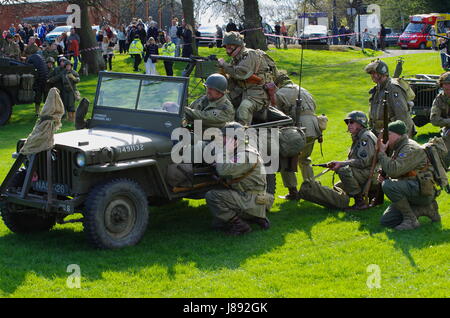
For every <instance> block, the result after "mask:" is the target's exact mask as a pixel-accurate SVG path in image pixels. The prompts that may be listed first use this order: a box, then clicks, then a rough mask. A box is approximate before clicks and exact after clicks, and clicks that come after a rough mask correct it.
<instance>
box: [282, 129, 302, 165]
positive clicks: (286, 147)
mask: <svg viewBox="0 0 450 318" xmlns="http://www.w3.org/2000/svg"><path fill="white" fill-rule="evenodd" d="M279 140H280V156H281V157H285V158H291V157H295V156H297V155H299V154H300V152H301V151H302V150H303V148H304V147H305V145H306V136H305V132H304V131H303V129H301V128H298V127H284V128H280V137H279Z"/></svg>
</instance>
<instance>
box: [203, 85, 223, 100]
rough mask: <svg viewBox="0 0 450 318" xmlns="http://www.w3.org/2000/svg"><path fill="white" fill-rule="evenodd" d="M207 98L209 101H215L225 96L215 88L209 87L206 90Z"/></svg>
mask: <svg viewBox="0 0 450 318" xmlns="http://www.w3.org/2000/svg"><path fill="white" fill-rule="evenodd" d="M206 96H207V97H208V100H210V101H214V100H217V99H219V98H221V97H222V96H223V94H222V93H221V92H219V91H218V90H215V89H214V88H211V87H208V88H207V89H206Z"/></svg>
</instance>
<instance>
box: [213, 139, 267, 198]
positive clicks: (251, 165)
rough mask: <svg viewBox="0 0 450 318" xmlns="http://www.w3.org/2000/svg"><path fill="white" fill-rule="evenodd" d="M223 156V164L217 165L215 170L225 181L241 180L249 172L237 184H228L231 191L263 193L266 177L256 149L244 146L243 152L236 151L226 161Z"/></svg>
mask: <svg viewBox="0 0 450 318" xmlns="http://www.w3.org/2000/svg"><path fill="white" fill-rule="evenodd" d="M223 156H224V159H223V163H217V164H216V170H217V173H218V175H219V176H220V177H221V178H222V179H224V180H225V181H229V180H233V179H238V178H241V177H243V176H245V175H246V174H247V173H248V172H249V171H250V174H249V175H248V176H246V177H245V178H243V179H242V180H240V181H239V182H236V183H232V184H230V188H231V189H233V190H236V191H239V192H249V193H265V191H266V175H265V170H264V164H263V162H262V159H261V156H260V155H259V153H258V151H257V150H256V149H254V148H253V147H251V146H248V145H246V149H245V151H240V152H239V151H238V153H237V154H236V155H235V156H234V157H233V158H230V159H228V161H227V158H226V155H225V154H224V155H223ZM255 165H256V166H255Z"/></svg>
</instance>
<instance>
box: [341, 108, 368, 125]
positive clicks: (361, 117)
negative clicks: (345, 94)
mask: <svg viewBox="0 0 450 318" xmlns="http://www.w3.org/2000/svg"><path fill="white" fill-rule="evenodd" d="M350 120H353V121H354V122H357V123H358V124H360V125H361V126H363V127H364V128H367V125H368V119H367V116H366V114H364V113H363V112H361V111H352V112H350V113H349V114H348V115H347V117H346V118H345V119H344V121H345V123H346V124H347V125H348V122H349V121H350Z"/></svg>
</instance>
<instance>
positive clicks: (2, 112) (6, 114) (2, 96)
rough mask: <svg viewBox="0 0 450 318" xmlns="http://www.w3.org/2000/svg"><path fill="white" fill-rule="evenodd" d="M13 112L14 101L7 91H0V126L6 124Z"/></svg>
mask: <svg viewBox="0 0 450 318" xmlns="http://www.w3.org/2000/svg"><path fill="white" fill-rule="evenodd" d="M11 114H12V103H11V100H10V98H9V96H8V95H7V94H6V93H5V92H0V126H3V125H4V124H6V123H7V122H8V120H9V118H10V117H11Z"/></svg>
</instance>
